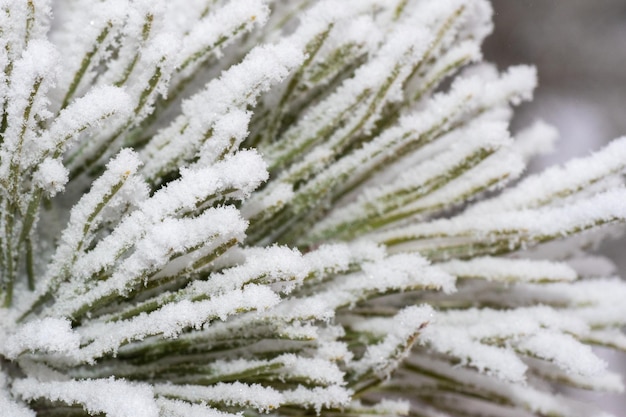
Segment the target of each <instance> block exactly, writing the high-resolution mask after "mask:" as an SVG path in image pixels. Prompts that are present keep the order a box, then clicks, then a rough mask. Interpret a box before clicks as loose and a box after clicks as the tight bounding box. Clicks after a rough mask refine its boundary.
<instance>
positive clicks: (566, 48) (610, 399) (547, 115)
mask: <svg viewBox="0 0 626 417" xmlns="http://www.w3.org/2000/svg"><path fill="white" fill-rule="evenodd" d="M492 3H493V7H494V23H495V29H494V33H493V34H492V35H491V36H490V37H489V38H488V39H487V41H486V44H485V45H484V48H483V51H484V53H485V57H486V58H487V60H488V61H492V62H496V63H497V65H498V67H499V68H500V69H503V68H506V67H507V66H509V65H513V64H519V63H532V64H535V65H536V66H537V69H538V74H539V87H538V89H537V91H536V93H535V98H534V100H533V101H532V102H531V103H528V104H525V105H523V106H522V107H521V108H519V109H518V111H517V113H516V119H515V121H514V124H513V128H514V129H515V128H516V127H517V128H519V127H523V126H526V125H528V124H530V123H531V122H532V121H533V120H536V119H538V118H539V119H542V120H544V121H546V122H548V123H550V124H552V125H554V126H555V127H557V128H558V130H559V131H560V134H561V135H560V137H561V139H560V140H559V142H558V143H557V150H556V152H554V153H553V154H551V155H548V156H545V157H541V158H538V159H537V160H536V161H534V162H533V165H532V167H531V168H532V169H535V170H536V169H540V168H541V167H543V166H547V165H551V164H554V163H557V162H562V161H565V160H567V159H570V158H572V157H576V156H583V155H588V154H589V153H590V152H591V151H592V150H595V149H598V148H600V147H602V146H603V145H604V144H606V143H607V142H608V141H610V140H611V139H613V138H616V137H619V136H624V135H626V0H598V1H591V0H567V1H554V0H553V1H545V0H519V1H516V0H492ZM624 204H626V201H625V202H624ZM599 250H600V251H601V252H602V253H604V254H606V255H608V256H610V257H611V258H612V259H613V261H614V262H616V264H617V266H618V268H619V273H620V275H621V276H622V277H626V237H622V238H621V239H619V240H617V241H612V242H608V244H604V245H603V246H602V247H601V248H600V249H599ZM624 302H626V300H624ZM604 356H605V358H606V359H607V360H609V361H610V362H612V367H613V368H614V369H615V370H619V371H620V372H621V373H622V375H624V377H625V378H626V355H625V354H621V353H615V352H608V353H607V354H606V355H604ZM594 398H595V401H597V402H599V403H601V404H602V403H603V404H604V405H605V407H606V409H607V411H611V412H613V413H614V414H615V415H617V416H626V394H622V395H608V394H606V395H605V394H598V395H595V397H594Z"/></svg>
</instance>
